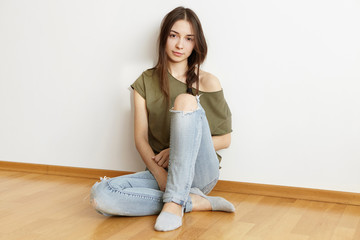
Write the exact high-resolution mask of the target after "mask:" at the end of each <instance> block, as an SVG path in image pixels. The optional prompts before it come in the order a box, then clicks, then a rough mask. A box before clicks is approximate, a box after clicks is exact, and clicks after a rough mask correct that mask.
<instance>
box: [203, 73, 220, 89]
mask: <svg viewBox="0 0 360 240" xmlns="http://www.w3.org/2000/svg"><path fill="white" fill-rule="evenodd" d="M199 80H200V90H201V91H203V92H217V91H220V90H221V89H222V88H221V84H220V81H219V79H218V78H217V77H216V76H214V75H213V74H211V73H209V72H205V71H202V70H200V79H199Z"/></svg>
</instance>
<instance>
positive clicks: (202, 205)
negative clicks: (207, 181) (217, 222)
mask: <svg viewBox="0 0 360 240" xmlns="http://www.w3.org/2000/svg"><path fill="white" fill-rule="evenodd" d="M190 197H191V201H192V211H211V210H212V208H211V204H210V202H209V201H208V200H207V199H206V198H203V197H201V196H199V195H196V194H190Z"/></svg>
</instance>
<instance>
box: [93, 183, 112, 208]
mask: <svg viewBox="0 0 360 240" xmlns="http://www.w3.org/2000/svg"><path fill="white" fill-rule="evenodd" d="M106 184H107V183H106V182H105V181H103V180H102V181H101V182H97V183H95V184H94V185H93V187H92V188H91V193H90V204H91V205H92V206H93V208H94V209H95V210H96V211H98V212H100V213H102V214H104V215H109V214H107V211H106V209H107V206H106V202H107V201H106V198H108V197H109V196H108V194H107V193H106V191H107V187H106Z"/></svg>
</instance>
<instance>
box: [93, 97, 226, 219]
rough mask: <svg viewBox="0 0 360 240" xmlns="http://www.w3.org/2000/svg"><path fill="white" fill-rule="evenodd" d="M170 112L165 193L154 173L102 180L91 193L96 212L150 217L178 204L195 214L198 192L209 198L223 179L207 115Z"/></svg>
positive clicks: (203, 113)
mask: <svg viewBox="0 0 360 240" xmlns="http://www.w3.org/2000/svg"><path fill="white" fill-rule="evenodd" d="M196 99H197V103H198V108H197V109H196V110H195V111H192V112H183V111H176V110H170V112H171V125H170V126H171V127H170V157H169V166H168V177H167V184H166V190H165V192H162V191H160V190H159V186H158V184H157V181H156V180H155V178H154V176H153V175H152V174H151V172H150V171H148V170H146V171H143V172H138V173H134V174H130V175H124V176H120V177H115V178H106V177H105V178H102V179H101V182H97V183H95V185H94V186H93V187H92V189H91V197H90V199H91V201H92V202H93V205H94V207H95V209H96V210H97V211H98V212H99V213H102V214H104V215H106V216H111V215H118V216H146V215H154V214H158V213H160V212H161V209H162V207H163V204H164V202H175V203H177V204H179V205H181V206H183V208H184V211H185V212H190V211H192V202H191V198H190V196H189V194H190V193H192V192H193V190H194V188H197V189H200V190H201V191H202V192H203V193H204V194H208V193H209V192H210V191H211V190H212V189H213V188H214V186H215V185H216V183H217V180H218V178H219V160H218V158H217V154H216V152H215V149H214V144H213V141H212V138H211V133H210V128H209V125H208V121H207V119H206V115H205V111H204V109H203V108H202V107H201V105H200V101H199V96H197V97H196Z"/></svg>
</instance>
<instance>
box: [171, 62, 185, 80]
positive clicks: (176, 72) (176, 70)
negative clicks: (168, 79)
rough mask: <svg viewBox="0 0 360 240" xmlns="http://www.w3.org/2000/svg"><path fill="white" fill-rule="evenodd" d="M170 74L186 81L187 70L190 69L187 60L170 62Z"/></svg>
mask: <svg viewBox="0 0 360 240" xmlns="http://www.w3.org/2000/svg"><path fill="white" fill-rule="evenodd" d="M168 67H169V72H170V74H171V75H172V76H173V77H174V78H176V79H177V80H179V81H182V82H186V71H187V70H188V65H187V61H183V62H179V63H174V62H169V63H168Z"/></svg>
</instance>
